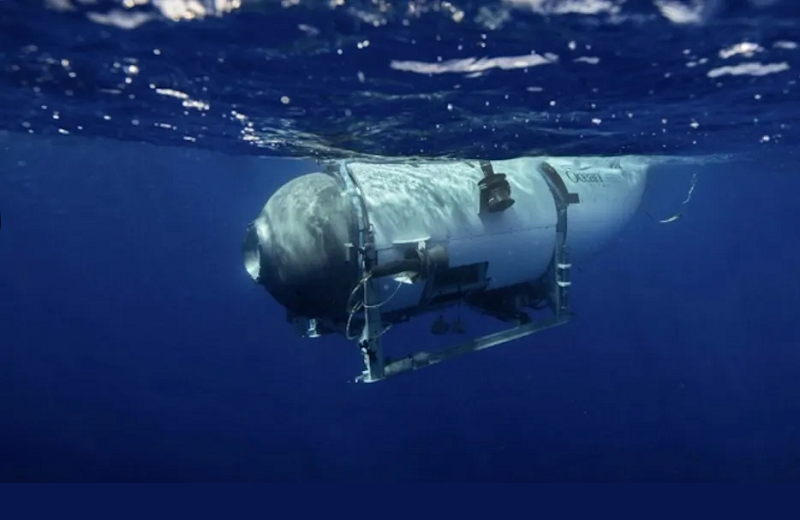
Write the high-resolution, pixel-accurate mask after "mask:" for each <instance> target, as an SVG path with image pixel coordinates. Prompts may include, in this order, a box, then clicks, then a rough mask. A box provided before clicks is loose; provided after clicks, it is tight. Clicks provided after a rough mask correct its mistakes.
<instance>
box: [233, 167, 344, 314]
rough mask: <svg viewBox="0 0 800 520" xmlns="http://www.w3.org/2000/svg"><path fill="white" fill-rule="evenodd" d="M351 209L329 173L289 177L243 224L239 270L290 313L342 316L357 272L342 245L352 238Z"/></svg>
mask: <svg viewBox="0 0 800 520" xmlns="http://www.w3.org/2000/svg"><path fill="white" fill-rule="evenodd" d="M352 208H353V206H352V203H351V200H350V198H349V197H348V196H347V194H346V193H345V192H344V189H343V187H342V186H341V184H340V183H339V181H338V180H337V179H336V178H335V177H332V176H330V175H326V174H324V173H312V174H309V175H303V176H301V177H297V178H295V179H292V180H291V181H289V182H287V183H286V184H284V185H283V186H281V187H280V188H279V189H278V190H277V191H276V192H275V193H274V194H273V195H272V197H270V199H269V201H267V203H266V205H265V206H264V208H263V209H262V210H261V213H260V214H259V215H258V217H257V218H256V219H255V220H254V221H253V222H252V223H251V224H250V226H249V227H248V230H247V233H246V235H245V239H244V242H243V244H242V255H243V259H244V264H245V269H246V270H247V272H248V273H249V274H250V276H251V277H252V278H253V279H254V280H255V281H256V282H258V283H259V284H260V285H263V286H264V287H265V288H266V289H267V290H268V291H269V293H270V294H271V295H272V297H273V298H275V300H277V301H278V302H279V303H280V304H281V305H283V306H284V307H285V308H286V309H287V310H288V311H289V312H290V313H292V314H295V315H298V316H304V317H309V318H331V319H334V320H338V319H341V318H342V317H343V316H344V317H346V314H347V309H346V305H347V299H348V297H349V295H350V291H351V290H352V288H353V287H354V286H355V283H356V275H357V268H356V265H355V263H354V262H352V261H350V255H349V246H348V245H347V244H350V243H355V242H356V237H355V236H353V235H354V230H355V229H357V227H356V222H355V216H354V214H353V209H352Z"/></svg>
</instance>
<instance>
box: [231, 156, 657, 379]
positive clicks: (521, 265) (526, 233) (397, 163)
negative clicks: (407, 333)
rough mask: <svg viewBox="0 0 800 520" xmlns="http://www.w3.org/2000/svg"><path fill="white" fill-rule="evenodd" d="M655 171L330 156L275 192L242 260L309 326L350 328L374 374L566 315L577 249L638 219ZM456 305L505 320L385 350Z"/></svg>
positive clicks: (615, 162) (609, 162) (586, 251)
mask: <svg viewBox="0 0 800 520" xmlns="http://www.w3.org/2000/svg"><path fill="white" fill-rule="evenodd" d="M647 171H648V165H647V163H646V162H643V161H638V160H636V158H625V157H619V158H611V157H522V158H516V159H509V160H500V161H486V160H447V161H444V160H380V161H377V160H375V161H373V160H361V159H359V160H341V161H332V162H328V163H325V164H321V165H320V171H317V172H313V173H309V174H307V175H302V176H300V177H297V178H294V179H292V180H290V181H289V182H287V183H286V184H284V185H283V186H281V187H280V188H279V189H278V190H277V191H276V192H275V193H274V194H273V195H272V196H271V197H270V198H269V200H268V201H267V203H266V205H265V206H264V207H263V209H262V210H261V212H260V214H259V215H258V216H257V217H256V218H255V219H254V220H253V222H251V223H250V225H249V226H248V229H247V233H246V236H245V240H244V243H243V255H244V264H245V268H246V269H247V272H248V273H249V274H250V276H251V277H252V278H253V280H255V281H256V282H257V283H258V284H259V285H262V286H263V287H265V288H266V290H267V291H268V292H269V293H270V294H271V295H272V297H273V298H275V300H277V301H278V302H279V303H280V304H281V305H282V306H283V307H285V309H286V311H287V316H288V319H289V321H291V322H292V323H294V324H295V325H296V326H297V327H298V329H299V330H300V332H301V333H302V335H304V336H306V337H318V336H322V335H326V334H341V335H344V336H345V337H347V338H348V339H351V340H353V341H354V342H355V343H356V344H357V346H358V348H359V349H360V350H361V353H362V355H363V359H364V365H365V369H364V371H363V372H362V374H361V375H360V376H358V377H357V378H356V380H357V381H362V382H373V381H378V380H381V379H385V378H387V377H390V376H393V375H396V374H399V373H403V372H407V371H411V370H415V369H418V368H422V367H426V366H430V365H432V364H435V363H438V362H441V361H444V360H447V359H450V358H453V357H456V356H459V355H462V354H465V353H468V352H473V351H476V350H481V349H484V348H488V347H491V346H494V345H498V344H500V343H505V342H507V341H511V340H514V339H517V338H520V337H523V336H526V335H529V334H531V333H534V332H538V331H541V330H544V329H546V328H550V327H553V326H556V325H561V324H564V323H566V322H567V321H568V320H569V319H570V314H571V313H570V286H571V277H570V273H571V269H572V263H573V262H580V261H581V260H582V259H584V258H586V257H587V256H588V255H590V254H591V253H592V252H594V251H596V250H597V249H598V248H600V247H602V246H603V245H604V244H605V243H607V242H609V241H610V240H611V239H612V238H613V237H614V236H615V235H616V234H617V233H619V232H620V230H621V229H622V228H623V226H625V224H626V223H627V222H628V221H629V220H630V218H631V217H632V216H633V215H634V213H635V212H636V211H637V209H638V207H639V204H640V202H641V199H642V195H643V192H644V188H645V185H646V181H647ZM454 305H467V306H469V307H471V308H472V309H475V310H477V311H479V312H481V313H484V314H487V315H489V316H492V317H494V318H496V319H498V320H500V321H503V322H508V323H510V324H511V325H510V326H509V328H507V329H505V330H503V331H501V332H497V333H494V334H489V335H487V336H483V337H479V338H474V339H471V340H468V341H465V342H462V343H458V344H456V345H454V346H452V347H450V348H446V349H443V350H440V351H435V352H417V353H410V354H408V355H404V356H402V357H400V358H399V359H397V360H395V361H392V360H390V359H388V358H387V356H385V354H384V348H383V344H382V339H383V336H384V333H385V332H386V331H388V329H389V328H390V327H392V326H393V325H396V324H398V323H401V322H404V321H407V320H409V319H411V318H413V317H415V316H419V315H421V314H427V313H434V312H440V311H441V310H442V309H443V308H446V307H450V306H454ZM541 309H545V310H549V313H548V316H547V317H546V318H543V319H542V318H538V317H536V318H535V319H534V317H533V316H532V314H533V313H534V311H537V310H541ZM454 328H455V329H456V331H457V332H461V330H460V327H454ZM447 330H448V326H447V324H446V323H444V322H442V321H441V320H437V322H436V323H435V324H434V327H433V328H432V332H434V333H444V332H446V331H447Z"/></svg>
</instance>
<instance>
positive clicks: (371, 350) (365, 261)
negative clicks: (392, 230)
mask: <svg viewBox="0 0 800 520" xmlns="http://www.w3.org/2000/svg"><path fill="white" fill-rule="evenodd" d="M347 164H348V162H347V161H342V162H341V163H340V165H339V177H340V178H341V179H342V181H343V182H344V185H345V190H346V192H347V193H348V194H349V195H350V198H351V200H352V203H353V209H354V211H355V214H356V219H357V221H358V244H355V247H356V250H357V251H358V255H359V265H360V271H361V272H360V273H359V274H360V276H359V278H360V279H361V285H362V290H363V293H362V298H363V299H362V304H363V307H364V328H363V329H362V330H361V335H360V336H359V338H358V346H359V348H360V349H361V354H362V355H363V358H364V366H365V370H364V372H363V374H362V377H364V378H365V379H366V380H377V379H382V378H383V374H384V364H385V359H384V356H383V345H381V335H382V334H383V330H382V320H381V312H380V308H379V306H378V303H379V302H378V291H377V290H376V287H375V281H374V280H372V279H371V278H370V276H369V272H370V270H371V269H372V266H374V265H376V264H377V251H376V250H375V237H374V231H373V229H372V225H371V224H370V222H369V213H368V212H367V205H366V203H365V201H364V193H363V191H362V190H361V186H359V185H358V181H357V180H356V178H355V177H354V176H353V174H352V173H351V172H350V169H349V168H348V167H347Z"/></svg>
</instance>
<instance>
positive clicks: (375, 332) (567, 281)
mask: <svg viewBox="0 0 800 520" xmlns="http://www.w3.org/2000/svg"><path fill="white" fill-rule="evenodd" d="M341 168H342V169H341V170H340V173H341V175H342V177H343V178H344V179H345V183H346V184H347V185H348V191H349V192H350V193H351V195H353V196H355V197H356V198H358V199H359V201H354V204H355V205H356V207H357V208H362V211H360V212H359V222H360V233H359V237H360V240H361V244H360V245H359V251H360V253H361V257H362V273H368V272H369V267H370V266H371V265H372V262H374V261H375V257H374V255H375V250H374V247H373V246H374V244H373V243H372V242H371V234H370V233H369V230H370V228H369V222H368V216H367V212H366V208H365V207H364V206H363V204H364V202H363V200H364V199H363V197H362V194H361V191H360V188H359V187H358V184H357V182H356V180H355V179H354V178H353V177H352V176H351V175H350V172H349V170H347V165H346V162H343V164H342V166H341ZM550 170H552V168H550ZM553 173H555V171H554V170H553V171H547V170H543V171H542V176H543V177H544V178H545V180H546V181H547V185H548V186H549V187H550V191H551V192H552V194H553V199H554V201H555V205H556V212H557V218H558V220H557V224H556V240H555V247H554V251H553V260H552V262H551V265H550V269H549V271H548V273H547V275H545V276H546V277H547V278H549V283H548V287H549V290H548V300H549V303H550V309H551V311H552V317H551V318H549V319H547V320H543V321H532V322H529V323H526V324H524V325H518V326H516V327H512V328H509V329H506V330H503V331H500V332H495V333H492V334H487V335H485V336H481V337H479V338H475V339H471V340H469V341H465V342H463V343H459V344H456V345H453V346H451V347H448V348H445V349H442V350H439V351H435V352H425V351H421V352H416V353H414V354H411V355H409V356H407V357H404V358H403V359H400V360H398V361H394V362H391V363H387V360H386V358H384V356H383V348H382V345H381V339H380V336H381V335H382V333H383V331H381V330H380V328H381V316H380V311H379V309H378V308H377V307H374V306H371V305H370V303H371V302H375V301H376V299H375V294H376V292H375V290H374V287H373V285H372V280H370V279H369V278H365V279H364V280H363V282H362V283H363V286H364V287H363V290H364V304H365V320H364V329H363V331H362V334H361V337H360V338H359V340H358V344H359V347H360V348H361V351H362V353H363V355H364V365H365V370H364V371H363V372H362V373H361V375H359V376H358V377H356V379H355V381H356V382H359V383H374V382H377V381H381V380H384V379H387V378H389V377H392V376H396V375H399V374H402V373H405V372H411V371H414V370H419V369H421V368H425V367H429V366H432V365H435V364H437V363H441V362H442V361H446V360H448V359H453V358H456V357H459V356H462V355H464V354H468V353H470V352H477V351H479V350H485V349H487V348H491V347H494V346H497V345H501V344H503V343H506V342H509V341H513V340H516V339H519V338H523V337H525V336H529V335H531V334H534V333H536V332H541V331H543V330H547V329H550V328H553V327H557V326H559V325H564V324H566V323H567V322H569V320H570V318H571V310H570V297H569V296H570V289H571V285H572V281H571V272H572V264H571V263H570V260H569V251H568V249H567V246H566V235H567V208H568V206H569V204H574V203H578V202H579V200H578V198H577V196H576V195H574V194H571V193H567V192H566V189H565V188H566V187H565V186H564V185H563V181H562V182H560V183H559V182H557V181H556V182H553V180H554V179H553V178H552V175H553ZM556 175H557V174H556ZM557 180H561V179H560V177H559V178H558V179H557ZM365 230H366V233H365Z"/></svg>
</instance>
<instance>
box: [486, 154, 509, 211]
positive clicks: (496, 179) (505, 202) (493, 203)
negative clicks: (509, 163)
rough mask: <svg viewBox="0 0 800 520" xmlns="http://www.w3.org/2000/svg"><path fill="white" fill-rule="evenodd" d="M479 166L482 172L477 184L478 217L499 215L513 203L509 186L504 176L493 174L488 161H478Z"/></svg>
mask: <svg viewBox="0 0 800 520" xmlns="http://www.w3.org/2000/svg"><path fill="white" fill-rule="evenodd" d="M480 165H481V170H483V179H481V180H480V181H479V182H478V188H479V189H480V199H481V209H480V215H486V214H488V213H501V212H503V211H505V210H507V209H508V208H510V207H511V206H513V205H514V202H515V201H514V199H513V198H511V185H510V184H509V183H508V180H507V179H506V176H505V174H503V173H495V171H494V168H492V163H490V162H489V161H480Z"/></svg>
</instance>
